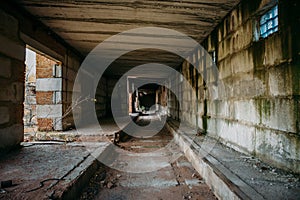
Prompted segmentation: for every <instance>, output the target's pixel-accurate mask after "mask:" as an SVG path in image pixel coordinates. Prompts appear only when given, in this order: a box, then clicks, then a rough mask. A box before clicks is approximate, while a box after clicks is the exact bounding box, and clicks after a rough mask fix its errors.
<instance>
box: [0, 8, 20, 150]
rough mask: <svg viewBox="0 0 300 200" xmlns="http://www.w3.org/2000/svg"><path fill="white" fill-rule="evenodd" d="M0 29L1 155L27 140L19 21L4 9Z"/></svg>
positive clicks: (0, 13)
mask: <svg viewBox="0 0 300 200" xmlns="http://www.w3.org/2000/svg"><path fill="white" fill-rule="evenodd" d="M0 27H1V28H0V43H1V44H3V45H0V65H1V66H0V84H1V88H0V152H4V151H7V150H10V149H11V148H12V147H14V146H17V145H18V144H19V143H20V142H21V141H23V137H24V134H23V101H24V79H25V76H24V75H25V74H24V72H25V64H24V61H25V44H24V42H23V41H22V40H21V39H20V38H19V34H18V33H19V22H18V20H17V19H16V18H15V17H13V16H11V15H9V14H8V13H6V12H4V11H2V10H0ZM4 44H5V45H4Z"/></svg>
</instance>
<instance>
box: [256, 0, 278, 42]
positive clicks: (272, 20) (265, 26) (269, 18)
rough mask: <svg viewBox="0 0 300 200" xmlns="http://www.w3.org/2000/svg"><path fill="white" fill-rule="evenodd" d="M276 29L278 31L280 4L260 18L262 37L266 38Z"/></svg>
mask: <svg viewBox="0 0 300 200" xmlns="http://www.w3.org/2000/svg"><path fill="white" fill-rule="evenodd" d="M276 31H278V5H276V6H274V7H273V8H272V9H271V10H269V11H268V12H267V13H265V14H264V15H263V16H262V17H261V18H260V36H261V37H263V38H266V37H268V36H269V35H271V34H272V33H275V32H276Z"/></svg>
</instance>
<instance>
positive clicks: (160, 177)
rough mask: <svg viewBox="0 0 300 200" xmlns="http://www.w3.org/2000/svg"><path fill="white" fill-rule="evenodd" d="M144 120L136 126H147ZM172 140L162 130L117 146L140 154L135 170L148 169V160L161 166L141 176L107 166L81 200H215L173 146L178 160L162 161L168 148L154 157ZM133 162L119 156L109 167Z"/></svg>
mask: <svg viewBox="0 0 300 200" xmlns="http://www.w3.org/2000/svg"><path fill="white" fill-rule="evenodd" d="M146 121H147V117H144V118H143V119H142V120H139V121H138V124H139V125H141V124H147V122H146ZM145 131H147V128H145ZM172 138H173V137H172V135H171V134H170V133H169V132H168V130H167V129H166V128H165V127H164V128H163V129H162V130H161V131H160V132H159V133H158V134H157V135H155V136H153V137H151V138H148V139H147V138H144V139H143V138H132V139H130V140H129V141H127V142H122V143H119V146H120V148H121V149H123V150H125V151H128V152H132V153H144V155H145V157H144V159H145V162H141V163H138V164H137V165H138V167H137V169H136V170H137V171H139V170H141V169H142V168H144V169H147V170H148V169H151V167H149V162H147V160H149V159H152V161H153V162H152V163H151V165H154V166H162V168H161V169H159V170H155V171H151V172H145V173H128V172H124V171H119V170H115V169H112V168H108V167H106V168H101V169H100V172H99V173H96V176H95V177H94V179H92V180H91V182H90V186H89V187H88V188H87V189H86V190H85V192H84V193H83V195H82V196H81V199H103V200H104V199H105V200H117V199H122V200H123V199H132V200H133V199H145V200H147V199H149V200H150V199H151V200H152V199H158V200H159V199H199V200H200V199H208V200H209V199H216V197H215V196H214V194H213V193H212V191H210V189H209V187H208V186H207V185H206V184H205V182H204V181H203V179H202V178H201V176H200V175H199V174H198V173H197V172H196V170H195V169H194V168H193V167H192V165H191V164H190V163H189V162H188V161H187V159H186V158H185V157H184V156H183V154H182V153H180V150H179V147H178V146H177V145H175V144H173V145H172V151H173V152H178V153H179V154H180V158H179V159H177V160H176V161H173V162H171V163H168V162H166V160H170V161H171V160H172V156H173V155H174V154H173V153H170V152H168V149H164V150H163V152H164V154H160V155H162V156H163V158H162V157H160V156H159V155H158V152H157V150H158V149H160V148H162V147H164V146H166V145H167V144H169V143H170V142H171V140H172ZM160 153H161V152H160ZM121 155H122V154H121ZM154 158H155V159H154ZM134 159H135V157H132V158H129V157H126V156H124V155H122V158H117V160H119V161H116V163H113V164H112V166H114V164H120V162H122V163H126V162H128V161H130V160H134ZM125 169H128V168H125ZM103 173H104V174H105V177H106V178H105V179H100V180H98V181H97V177H101V176H102V177H103ZM99 174H102V175H99ZM95 193H97V194H96V195H95Z"/></svg>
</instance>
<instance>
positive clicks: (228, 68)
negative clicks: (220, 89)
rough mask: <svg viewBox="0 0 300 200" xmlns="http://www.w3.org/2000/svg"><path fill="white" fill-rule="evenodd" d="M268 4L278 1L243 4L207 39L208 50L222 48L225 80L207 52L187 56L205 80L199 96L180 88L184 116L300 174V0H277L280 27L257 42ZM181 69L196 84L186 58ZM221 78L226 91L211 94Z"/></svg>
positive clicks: (226, 140)
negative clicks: (259, 22) (258, 27)
mask: <svg viewBox="0 0 300 200" xmlns="http://www.w3.org/2000/svg"><path fill="white" fill-rule="evenodd" d="M266 2H271V3H272V1H263V0H255V1H251V2H249V1H242V2H241V3H240V4H239V5H238V6H237V7H236V8H235V9H233V10H232V11H231V12H230V13H229V14H228V16H227V17H226V18H224V20H223V22H222V23H220V24H219V25H218V27H217V28H216V29H215V30H214V31H213V32H212V33H211V34H210V35H209V36H208V38H207V39H206V40H205V41H204V42H203V44H202V45H203V46H204V47H205V48H206V50H207V51H208V52H212V51H215V52H216V55H217V66H218V70H219V71H218V76H219V80H217V77H215V76H214V73H212V71H211V69H210V64H209V63H206V62H205V61H204V60H205V59H204V56H203V55H202V56H201V52H200V53H199V52H197V50H196V51H195V52H194V54H193V55H191V56H190V57H189V58H188V61H189V62H190V63H194V64H196V66H198V67H199V69H200V71H201V72H203V76H206V78H207V79H206V80H207V81H206V82H203V81H202V80H200V79H201V78H200V76H199V78H198V84H199V85H198V98H197V99H198V100H196V101H195V100H194V97H193V96H192V94H190V93H191V92H190V91H188V90H186V86H185V85H184V84H183V85H182V86H181V87H182V90H183V102H182V105H183V107H182V108H181V111H182V112H183V114H182V119H181V120H183V121H186V122H188V123H190V124H191V125H193V126H195V125H196V126H198V128H200V129H205V130H206V131H207V132H208V133H209V134H210V135H211V136H214V137H217V138H219V139H220V141H222V142H223V143H224V144H226V145H228V146H230V147H232V148H234V149H235V150H237V151H241V152H244V153H247V154H250V155H255V156H257V157H259V158H261V159H262V160H264V161H265V162H268V163H270V164H272V165H274V166H277V167H280V168H283V169H286V170H291V171H293V172H297V173H300V153H299V152H300V145H299V144H300V131H299V122H300V118H299V91H300V90H299V85H300V84H299V78H300V70H299V69H300V68H299V66H300V63H299V60H300V59H299V53H298V52H299V50H300V48H299V47H300V45H299V40H298V38H297V37H299V30H298V29H297V28H296V27H297V26H298V25H297V20H296V19H299V14H298V11H297V9H296V8H297V5H298V8H299V2H297V1H289V2H287V1H283V0H279V2H278V6H279V31H278V32H276V33H273V34H272V35H270V36H268V37H267V38H264V39H263V38H260V39H258V40H256V39H255V30H256V26H255V24H256V23H257V20H259V16H260V14H259V13H261V12H260V11H261V10H263V9H264V8H265V7H266V6H268V5H267V4H266ZM297 35H298V36H297ZM197 55H198V57H197ZM199 55H200V56H199ZM194 57H196V58H197V59H196V62H195V60H194V59H193V58H194ZM203 70H204V71H203ZM182 72H183V74H184V76H185V77H186V78H187V79H188V80H189V82H190V83H195V82H197V81H193V80H192V79H193V78H195V77H194V76H193V74H192V73H191V70H190V66H189V64H188V62H184V63H183V65H182ZM216 81H219V82H216ZM220 82H222V83H223V84H224V91H225V93H222V95H219V96H218V98H213V95H211V94H212V93H213V89H214V85H215V84H216V83H220ZM206 89H207V90H206ZM203 91H204V92H203ZM204 99H206V102H205V100H204ZM195 102H197V103H198V107H196V106H195V105H194V103H195ZM203 104H206V105H203ZM196 109H198V111H197V110H196ZM204 109H207V113H206V114H205V115H207V118H206V119H207V120H204V119H203V117H204V116H203V113H205V111H204ZM195 113H197V114H195ZM197 120H198V124H197V123H195V122H196V121H197ZM205 123H206V124H205Z"/></svg>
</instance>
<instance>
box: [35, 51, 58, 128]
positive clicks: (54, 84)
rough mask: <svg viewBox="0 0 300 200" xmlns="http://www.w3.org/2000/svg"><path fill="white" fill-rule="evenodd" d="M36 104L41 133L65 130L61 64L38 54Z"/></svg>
mask: <svg viewBox="0 0 300 200" xmlns="http://www.w3.org/2000/svg"><path fill="white" fill-rule="evenodd" d="M36 104H37V109H36V110H37V121H38V130H39V131H50V130H63V127H62V72H61V63H60V62H58V61H55V60H53V59H51V58H49V57H46V56H45V55H42V54H39V53H37V54H36Z"/></svg>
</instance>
